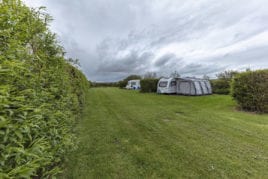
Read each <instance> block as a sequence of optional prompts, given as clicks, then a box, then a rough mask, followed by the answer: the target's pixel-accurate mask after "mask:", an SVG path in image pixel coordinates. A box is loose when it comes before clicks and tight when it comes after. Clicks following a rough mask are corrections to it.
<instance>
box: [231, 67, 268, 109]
mask: <svg viewBox="0 0 268 179" xmlns="http://www.w3.org/2000/svg"><path fill="white" fill-rule="evenodd" d="M232 96H233V98H234V99H235V100H236V101H237V102H238V104H239V106H240V107H241V108H242V109H243V110H247V111H255V112H265V113H267V112H268V69H265V70H257V71H247V72H243V73H240V74H238V75H236V76H235V77H234V78H233V80H232Z"/></svg>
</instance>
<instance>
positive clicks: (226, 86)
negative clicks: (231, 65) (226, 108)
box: [210, 79, 230, 94]
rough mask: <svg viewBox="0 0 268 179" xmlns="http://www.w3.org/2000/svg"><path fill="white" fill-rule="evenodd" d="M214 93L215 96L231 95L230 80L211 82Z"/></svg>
mask: <svg viewBox="0 0 268 179" xmlns="http://www.w3.org/2000/svg"><path fill="white" fill-rule="evenodd" d="M210 82H211V86H212V90H213V93H215V94H229V93H230V80H226V79H216V80H210Z"/></svg>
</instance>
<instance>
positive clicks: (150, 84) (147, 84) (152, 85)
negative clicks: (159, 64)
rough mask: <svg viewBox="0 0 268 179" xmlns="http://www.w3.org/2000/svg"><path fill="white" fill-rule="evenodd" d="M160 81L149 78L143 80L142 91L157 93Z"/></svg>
mask: <svg viewBox="0 0 268 179" xmlns="http://www.w3.org/2000/svg"><path fill="white" fill-rule="evenodd" d="M158 81H159V79H154V78H147V79H142V80H141V82H140V83H141V90H140V92H142V93H156V91H157V83H158Z"/></svg>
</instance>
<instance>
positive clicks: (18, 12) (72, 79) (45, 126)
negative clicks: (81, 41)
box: [0, 0, 88, 178]
mask: <svg viewBox="0 0 268 179" xmlns="http://www.w3.org/2000/svg"><path fill="white" fill-rule="evenodd" d="M50 19H51V18H50V16H48V15H47V14H46V13H45V12H43V10H42V9H37V10H33V9H29V8H28V7H26V6H25V5H23V4H22V3H21V1H20V0H3V2H2V3H0V178H31V177H41V178H50V177H52V176H54V175H56V174H58V173H59V172H60V171H61V168H60V164H61V162H62V160H63V158H64V155H65V153H66V152H67V151H68V150H70V149H73V148H74V147H75V142H74V141H75V137H74V135H73V132H72V130H73V125H74V122H75V120H76V119H78V118H79V113H80V110H81V107H82V105H83V104H84V101H85V91H86V90H87V88H88V81H87V79H86V78H85V76H84V75H83V74H82V73H81V72H80V71H79V70H77V69H76V68H74V67H73V66H71V65H70V64H69V63H68V62H67V61H65V59H64V56H63V54H64V52H63V48H62V47H61V46H59V45H58V43H57V41H56V39H55V35H54V34H52V33H51V32H50V31H49V30H48V27H47V24H48V22H49V20H50Z"/></svg>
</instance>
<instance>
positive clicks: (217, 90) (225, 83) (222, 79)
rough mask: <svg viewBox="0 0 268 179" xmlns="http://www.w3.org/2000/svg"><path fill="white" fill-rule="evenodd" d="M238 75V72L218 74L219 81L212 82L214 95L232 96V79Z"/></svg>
mask: <svg viewBox="0 0 268 179" xmlns="http://www.w3.org/2000/svg"><path fill="white" fill-rule="evenodd" d="M236 74H238V72H236V71H232V70H231V71H224V72H221V73H219V74H217V79H215V80H210V82H211V86H212V90H213V93H214V94H230V91H231V81H232V78H233V77H234V76H235V75H236Z"/></svg>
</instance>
